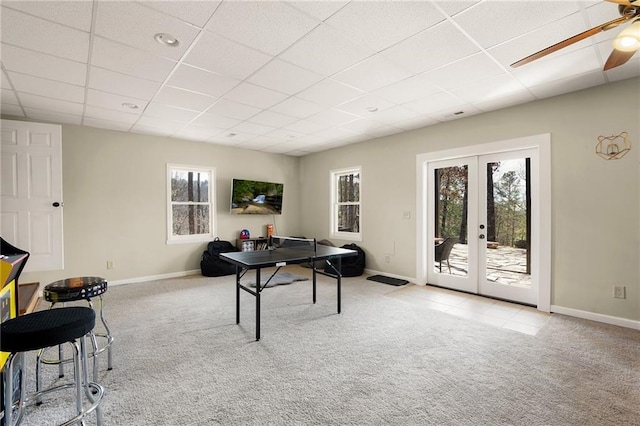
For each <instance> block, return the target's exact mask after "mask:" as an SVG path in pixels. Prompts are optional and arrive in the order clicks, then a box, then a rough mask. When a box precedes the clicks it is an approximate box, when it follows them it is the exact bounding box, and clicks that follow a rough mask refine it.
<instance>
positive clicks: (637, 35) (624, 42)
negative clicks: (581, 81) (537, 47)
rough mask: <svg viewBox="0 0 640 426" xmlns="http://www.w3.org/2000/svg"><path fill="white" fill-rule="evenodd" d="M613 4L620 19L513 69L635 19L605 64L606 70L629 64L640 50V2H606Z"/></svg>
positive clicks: (522, 60)
mask: <svg viewBox="0 0 640 426" xmlns="http://www.w3.org/2000/svg"><path fill="white" fill-rule="evenodd" d="M605 1H608V2H611V3H617V4H618V12H619V13H620V18H616V19H614V20H612V21H609V22H605V23H604V24H601V25H598V26H597V27H594V28H591V29H590V30H587V31H584V32H582V33H580V34H576V35H574V36H573V37H569V38H568V39H566V40H563V41H561V42H559V43H556V44H554V45H553V46H549V47H547V48H545V49H542V50H541V51H539V52H536V53H534V54H532V55H529V56H527V57H526V58H523V59H520V60H519V61H517V62H514V63H513V64H511V66H512V67H513V68H515V67H519V66H521V65H524V64H528V63H529V62H532V61H535V60H536V59H540V58H542V57H543V56H546V55H548V54H550V53H553V52H556V51H558V50H560V49H563V48H565V47H567V46H570V45H572V44H574V43H577V42H579V41H580V40H584V39H586V38H588V37H591V36H594V35H596V34H598V33H600V32H602V31H607V30H610V29H612V28H615V27H617V26H618V25H620V24H624V23H625V22H627V21H630V20H632V19H634V18H638V19H635V20H634V21H633V23H632V24H631V25H629V26H628V27H627V28H625V29H624V30H622V31H621V32H620V34H618V36H617V37H616V38H615V39H614V40H613V52H611V55H609V58H608V59H607V62H606V63H605V64H604V70H605V71H606V70H609V69H611V68H615V67H617V66H620V65H622V64H624V63H625V62H627V61H628V60H629V59H630V58H631V57H632V56H633V54H634V53H636V51H637V50H639V49H640V0H605Z"/></svg>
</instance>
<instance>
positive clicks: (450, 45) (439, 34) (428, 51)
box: [383, 21, 480, 73]
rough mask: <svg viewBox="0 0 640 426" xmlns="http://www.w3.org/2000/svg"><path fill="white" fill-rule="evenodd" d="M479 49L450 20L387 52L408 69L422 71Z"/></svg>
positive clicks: (391, 57) (385, 53) (388, 56)
mask: <svg viewBox="0 0 640 426" xmlns="http://www.w3.org/2000/svg"><path fill="white" fill-rule="evenodd" d="M479 50H480V49H479V48H478V47H477V46H476V45H475V44H474V43H473V42H471V40H469V39H468V38H467V37H466V36H465V35H464V34H463V33H461V32H460V31H459V30H458V28H456V27H455V26H454V25H453V24H452V23H450V22H446V21H445V22H443V23H441V24H438V25H436V26H434V27H431V28H430V29H428V30H426V31H423V32H421V33H419V34H417V35H415V36H413V37H411V38H409V39H407V40H405V41H403V42H401V43H398V44H396V45H395V46H393V47H390V48H389V49H387V50H385V51H384V52H383V53H384V55H385V56H386V57H387V58H389V59H391V60H392V61H394V62H395V63H397V64H398V65H400V66H403V67H406V68H407V69H409V70H411V71H413V72H415V73H421V72H424V71H428V70H431V69H434V68H437V67H441V66H442V65H445V64H447V63H449V62H452V61H455V60H458V59H460V58H464V57H465V56H469V55H472V54H474V53H476V52H478V51H479Z"/></svg>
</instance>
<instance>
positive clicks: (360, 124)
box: [340, 118, 382, 136]
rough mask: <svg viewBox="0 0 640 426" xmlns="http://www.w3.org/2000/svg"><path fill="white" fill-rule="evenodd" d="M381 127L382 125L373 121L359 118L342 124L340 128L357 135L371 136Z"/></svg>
mask: <svg viewBox="0 0 640 426" xmlns="http://www.w3.org/2000/svg"><path fill="white" fill-rule="evenodd" d="M381 126H382V125H381V124H380V123H377V122H375V121H373V120H368V119H365V118H359V119H357V120H353V121H350V122H349V123H345V124H342V125H341V126H340V128H341V129H343V130H348V131H350V132H354V133H357V134H364V135H369V136H372V135H374V134H375V133H376V132H375V130H376V129H378V128H379V127H381Z"/></svg>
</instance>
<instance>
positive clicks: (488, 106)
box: [473, 90, 536, 111]
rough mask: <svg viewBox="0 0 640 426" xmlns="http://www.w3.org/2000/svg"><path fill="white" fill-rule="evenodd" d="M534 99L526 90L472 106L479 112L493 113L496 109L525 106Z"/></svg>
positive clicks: (475, 103) (474, 103)
mask: <svg viewBox="0 0 640 426" xmlns="http://www.w3.org/2000/svg"><path fill="white" fill-rule="evenodd" d="M535 100H536V98H535V96H533V95H532V94H531V92H529V91H528V90H522V91H520V92H513V93H510V94H509V95H506V96H503V97H501V98H493V99H490V100H488V101H482V102H473V106H475V107H476V108H478V109H479V110H481V111H493V110H496V109H502V108H507V107H510V106H513V105H520V104H526V103H527V102H531V101H535Z"/></svg>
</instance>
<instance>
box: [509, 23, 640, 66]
mask: <svg viewBox="0 0 640 426" xmlns="http://www.w3.org/2000/svg"><path fill="white" fill-rule="evenodd" d="M629 19H631V18H628V17H626V16H621V17H620V18H616V19H614V20H612V21H609V22H605V23H604V24H602V25H598V26H597V27H594V28H591V29H590V30H587V31H584V32H582V33H580V34H576V35H574V36H573V37H569V38H568V39H566V40H562V41H561V42H559V43H556V44H554V45H553V46H549V47H547V48H546V49H542V50H541V51H539V52H536V53H534V54H532V55H529V56H527V57H526V58H523V59H520V60H519V61H517V62H514V63H513V64H511V67H513V68H516V67H519V66H521V65H525V64H528V63H529V62H532V61H535V60H536V59H540V58H542V57H543V56H547V55H548V54H550V53H553V52H556V51H558V50H560V49H563V48H565V47H567V46H571V45H572V44H574V43H577V42H579V41H581V40H584V39H586V38H589V37H591V36H593V35H596V34H598V33H599V32H602V31H607V30H610V29H611V28H614V27H617V26H618V25H620V24H622V23H623V22H626V21H628V20H629Z"/></svg>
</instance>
